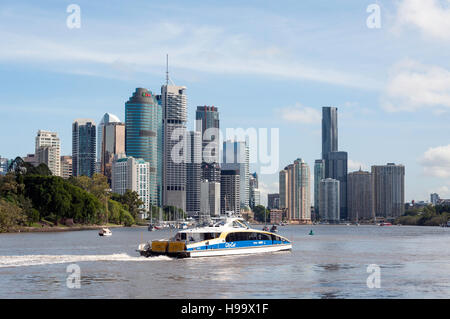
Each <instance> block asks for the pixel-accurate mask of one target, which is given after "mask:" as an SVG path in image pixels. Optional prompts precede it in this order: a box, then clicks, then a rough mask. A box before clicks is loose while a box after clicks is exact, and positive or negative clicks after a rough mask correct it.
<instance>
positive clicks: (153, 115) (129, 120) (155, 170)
mask: <svg viewBox="0 0 450 319" xmlns="http://www.w3.org/2000/svg"><path fill="white" fill-rule="evenodd" d="M125 153H126V154H127V156H131V157H134V158H141V159H143V160H144V161H145V162H147V163H149V164H150V176H149V180H148V184H149V186H148V187H149V196H150V199H149V201H150V204H151V205H154V206H159V207H161V203H162V200H161V198H162V107H161V105H160V100H159V96H155V95H154V94H153V92H152V91H150V90H148V89H145V88H136V90H135V91H134V92H133V95H132V96H131V97H130V98H129V99H128V101H127V102H126V103H125Z"/></svg>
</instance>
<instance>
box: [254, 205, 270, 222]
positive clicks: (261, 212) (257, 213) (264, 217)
mask: <svg viewBox="0 0 450 319" xmlns="http://www.w3.org/2000/svg"><path fill="white" fill-rule="evenodd" d="M253 214H254V216H253V218H254V219H255V220H256V221H259V222H264V221H266V222H267V223H270V210H269V209H267V208H265V207H264V206H263V205H257V206H255V208H253Z"/></svg>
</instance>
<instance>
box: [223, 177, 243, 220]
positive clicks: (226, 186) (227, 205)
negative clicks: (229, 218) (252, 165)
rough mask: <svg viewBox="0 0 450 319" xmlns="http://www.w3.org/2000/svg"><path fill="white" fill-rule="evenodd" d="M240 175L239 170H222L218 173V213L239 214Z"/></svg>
mask: <svg viewBox="0 0 450 319" xmlns="http://www.w3.org/2000/svg"><path fill="white" fill-rule="evenodd" d="M240 203H241V200H240V174H239V170H232V169H230V170H224V169H222V170H221V172H220V213H221V214H222V215H224V214H225V213H226V212H229V211H233V212H234V213H235V214H239V213H240V212H241V208H240V206H241V205H240Z"/></svg>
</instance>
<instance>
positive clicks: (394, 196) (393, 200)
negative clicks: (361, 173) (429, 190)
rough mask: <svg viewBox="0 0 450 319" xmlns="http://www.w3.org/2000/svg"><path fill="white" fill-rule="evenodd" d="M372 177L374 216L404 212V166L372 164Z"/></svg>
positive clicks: (387, 215)
mask: <svg viewBox="0 0 450 319" xmlns="http://www.w3.org/2000/svg"><path fill="white" fill-rule="evenodd" d="M372 178H373V185H374V189H373V190H374V206H375V216H376V217H388V218H389V217H390V218H393V217H399V216H402V215H403V214H404V212H405V166H403V165H395V164H394V163H388V164H387V165H373V166H372Z"/></svg>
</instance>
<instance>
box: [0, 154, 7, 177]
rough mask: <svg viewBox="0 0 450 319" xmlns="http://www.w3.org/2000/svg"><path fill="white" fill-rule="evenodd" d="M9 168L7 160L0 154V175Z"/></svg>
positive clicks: (4, 173)
mask: <svg viewBox="0 0 450 319" xmlns="http://www.w3.org/2000/svg"><path fill="white" fill-rule="evenodd" d="M8 169H9V160H8V159H7V158H3V157H1V156H0V175H6V173H8Z"/></svg>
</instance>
